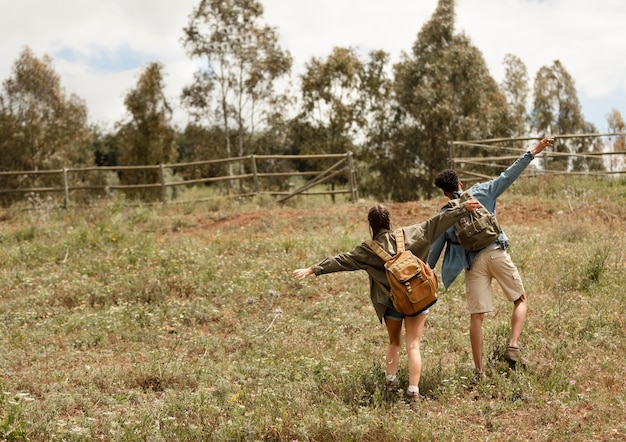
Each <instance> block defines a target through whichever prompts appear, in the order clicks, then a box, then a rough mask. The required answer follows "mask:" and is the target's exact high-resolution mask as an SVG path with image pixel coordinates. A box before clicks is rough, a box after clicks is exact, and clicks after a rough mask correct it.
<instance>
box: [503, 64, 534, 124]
mask: <svg viewBox="0 0 626 442" xmlns="http://www.w3.org/2000/svg"><path fill="white" fill-rule="evenodd" d="M503 64H504V80H503V81H502V83H501V84H500V89H501V91H502V93H503V94H504V96H505V98H506V101H507V103H508V104H509V107H510V115H511V131H512V135H513V136H522V135H525V134H527V133H528V129H529V122H530V115H529V114H528V111H527V106H528V98H529V94H530V80H529V76H528V69H527V68H526V65H525V64H524V62H523V61H522V60H521V59H520V58H519V57H516V56H515V55H513V54H507V55H505V57H504V62H503Z"/></svg>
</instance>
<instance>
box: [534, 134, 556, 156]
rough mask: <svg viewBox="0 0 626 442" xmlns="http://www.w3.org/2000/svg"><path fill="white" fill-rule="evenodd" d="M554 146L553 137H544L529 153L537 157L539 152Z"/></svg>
mask: <svg viewBox="0 0 626 442" xmlns="http://www.w3.org/2000/svg"><path fill="white" fill-rule="evenodd" d="M553 145H554V137H545V138H544V139H543V140H541V141H540V142H539V144H537V145H536V146H535V147H534V148H533V149H531V151H530V153H532V154H533V155H538V154H540V153H541V152H543V150H544V149H545V148H546V147H548V146H550V147H552V146H553Z"/></svg>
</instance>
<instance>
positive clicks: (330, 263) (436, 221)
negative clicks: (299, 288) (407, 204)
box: [313, 200, 467, 322]
mask: <svg viewBox="0 0 626 442" xmlns="http://www.w3.org/2000/svg"><path fill="white" fill-rule="evenodd" d="M450 202H451V203H452V206H451V207H450V208H449V209H447V210H444V211H442V212H439V213H438V214H436V215H435V216H433V217H432V218H429V219H427V220H426V221H423V222H421V223H418V224H413V225H411V226H408V227H403V228H402V230H403V231H404V243H405V246H406V249H407V250H411V252H413V254H414V255H415V256H417V257H419V258H420V259H421V260H422V261H424V262H426V261H427V260H428V252H429V249H430V245H431V243H432V242H433V241H435V240H436V239H437V238H439V236H441V235H442V234H443V233H444V232H445V231H446V230H447V229H448V228H449V227H452V226H453V225H454V224H455V223H456V222H457V221H458V220H459V219H461V218H462V217H463V215H464V214H466V213H467V210H466V209H465V207H464V206H463V205H460V204H459V201H458V200H452V201H450ZM374 241H376V242H378V243H379V244H380V245H381V247H382V248H383V249H384V250H386V251H387V252H388V253H389V254H390V255H392V256H393V255H395V254H396V239H395V235H394V234H393V231H391V230H386V229H385V230H381V231H380V232H378V234H377V235H376V237H375V238H374ZM354 270H365V271H366V272H367V274H368V275H369V280H370V298H371V300H372V304H373V305H374V309H375V310H376V315H377V316H378V319H379V320H380V321H381V322H382V320H383V317H384V315H385V310H386V309H387V307H393V305H392V303H391V300H390V299H389V296H388V295H387V294H386V293H385V292H384V291H383V290H382V289H381V288H380V287H379V286H378V284H376V283H375V281H378V282H380V283H382V284H383V286H385V287H386V288H387V289H389V283H388V282H387V276H386V275H385V263H384V261H383V260H382V259H381V258H379V257H378V255H376V254H375V253H374V252H373V251H372V249H370V248H369V247H368V246H367V245H366V243H365V242H363V243H361V244H359V245H358V246H356V247H355V248H354V249H353V250H352V251H350V252H345V253H340V254H338V255H335V256H332V257H328V258H326V259H324V260H323V261H322V262H320V263H319V264H316V265H314V266H313V271H314V272H315V275H316V276H319V275H323V274H326V273H334V272H345V271H347V272H350V271H354Z"/></svg>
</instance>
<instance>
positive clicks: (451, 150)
mask: <svg viewBox="0 0 626 442" xmlns="http://www.w3.org/2000/svg"><path fill="white" fill-rule="evenodd" d="M448 168H450V169H453V170H454V142H453V141H449V142H448Z"/></svg>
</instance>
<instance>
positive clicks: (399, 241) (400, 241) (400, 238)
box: [393, 227, 405, 253]
mask: <svg viewBox="0 0 626 442" xmlns="http://www.w3.org/2000/svg"><path fill="white" fill-rule="evenodd" d="M393 233H394V234H395V235H396V248H397V249H398V252H397V253H401V252H404V250H405V249H404V232H403V231H402V227H400V228H399V229H396V231H395V232H393Z"/></svg>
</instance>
